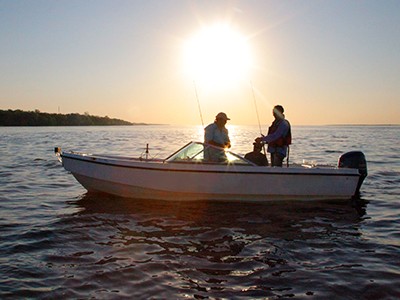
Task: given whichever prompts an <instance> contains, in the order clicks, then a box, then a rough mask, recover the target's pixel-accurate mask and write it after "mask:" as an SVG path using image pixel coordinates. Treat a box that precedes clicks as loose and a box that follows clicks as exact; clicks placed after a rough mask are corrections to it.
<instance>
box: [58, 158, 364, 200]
mask: <svg viewBox="0 0 400 300" xmlns="http://www.w3.org/2000/svg"><path fill="white" fill-rule="evenodd" d="M61 157H62V162H63V165H64V168H65V169H66V170H68V171H70V172H71V173H72V174H73V175H74V177H75V178H76V179H77V180H78V181H79V182H80V183H81V184H82V186H84V187H85V188H86V189H87V190H88V191H97V192H104V193H109V194H113V195H117V196H122V197H131V198H141V199H163V200H185V201H187V200H204V199H212V200H230V201H266V200H288V199H290V200H321V199H350V198H351V197H352V196H353V195H354V194H355V192H356V189H357V185H358V182H359V177H360V175H359V173H358V170H357V169H344V168H343V169H341V168H303V167H301V166H299V167H290V168H272V167H259V166H232V165H211V164H210V165H208V164H179V163H175V164H172V163H163V162H148V161H139V160H134V159H129V158H117V157H111V156H109V157H107V156H94V155H81V154H75V153H62V154H61Z"/></svg>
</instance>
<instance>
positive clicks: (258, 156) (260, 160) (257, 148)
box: [244, 143, 268, 166]
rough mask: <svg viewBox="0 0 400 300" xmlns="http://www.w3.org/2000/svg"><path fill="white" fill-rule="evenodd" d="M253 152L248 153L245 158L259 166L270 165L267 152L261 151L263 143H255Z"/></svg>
mask: <svg viewBox="0 0 400 300" xmlns="http://www.w3.org/2000/svg"><path fill="white" fill-rule="evenodd" d="M253 145H254V148H253V152H249V153H247V154H246V155H245V156H244V158H245V159H247V160H249V161H251V162H253V163H255V164H256V165H258V166H268V159H267V157H266V156H265V154H263V153H261V149H262V147H263V146H262V144H261V143H253Z"/></svg>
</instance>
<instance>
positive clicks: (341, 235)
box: [0, 126, 400, 299]
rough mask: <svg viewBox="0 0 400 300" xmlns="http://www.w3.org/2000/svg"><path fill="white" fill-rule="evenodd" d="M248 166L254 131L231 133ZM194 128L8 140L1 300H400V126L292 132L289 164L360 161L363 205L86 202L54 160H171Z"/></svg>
mask: <svg viewBox="0 0 400 300" xmlns="http://www.w3.org/2000/svg"><path fill="white" fill-rule="evenodd" d="M230 135H231V138H232V144H233V146H232V150H233V151H234V152H238V153H242V154H244V153H246V152H249V151H250V150H251V149H252V141H253V139H254V138H255V137H256V136H257V135H258V128H257V127H245V126H231V127H230ZM201 137H202V130H201V129H200V128H197V127H183V126H181V127H177V126H176V127H174V126H138V127H62V128H56V127H41V128H16V127H14V128H0V140H1V143H0V157H1V159H0V234H1V235H0V236H1V239H0V298H1V299H7V298H10V299H11V298H12V299H15V298H17V299H21V298H23V299H27V298H35V299H37V298H39V299H57V298H58V299H71V298H72V299H89V298H94V299H124V298H126V299H186V298H189V299H242V298H247V299H257V298H262V299H266V298H269V299H278V298H294V299H326V298H341V299H393V298H399V297H400V285H399V282H400V217H399V212H400V151H399V150H400V149H399V140H400V127H399V126H387V127H385V126H375V127H374V126H359V127H357V126H337V127H334V126H323V127H294V128H293V137H294V144H293V145H292V147H291V151H290V160H291V161H292V162H300V163H301V162H302V160H303V159H306V160H309V161H315V162H316V163H329V164H336V163H337V159H338V157H339V156H340V154H341V153H343V152H346V151H351V150H361V151H363V152H364V153H365V155H366V157H367V160H368V171H369V176H368V177H367V179H366V181H365V183H364V185H363V187H362V201H359V202H357V203H355V202H352V201H348V202H345V203H337V202H336V203H335V202H329V201H328V202H318V201H317V202H301V203H297V202H289V203H280V204H279V203H267V204H246V203H244V204H243V203H242V204H241V203H227V202H224V203H217V202H213V201H208V202H196V203H181V202H179V203H177V202H164V201H154V200H148V201H142V200H134V199H122V198H117V197H112V196H104V195H102V196H100V195H93V194H87V193H86V191H85V190H84V189H83V188H82V187H81V186H80V185H79V184H78V183H77V182H76V181H75V179H74V178H73V177H72V175H70V174H68V173H67V172H66V171H65V170H64V169H63V168H62V166H61V164H60V163H59V162H58V161H57V159H56V158H55V157H54V154H53V152H52V151H53V148H54V147H55V146H61V147H63V148H65V149H66V150H68V149H71V150H73V149H74V150H81V151H87V152H92V153H112V154H124V155H127V154H128V155H133V156H140V155H141V154H142V153H143V152H144V148H145V145H146V143H149V144H150V155H151V156H155V157H158V158H164V157H166V156H167V155H168V154H170V153H171V152H172V151H175V150H176V149H178V148H179V147H181V146H182V145H184V144H185V143H186V142H188V141H190V140H201Z"/></svg>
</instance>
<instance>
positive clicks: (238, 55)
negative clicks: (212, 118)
mask: <svg viewBox="0 0 400 300" xmlns="http://www.w3.org/2000/svg"><path fill="white" fill-rule="evenodd" d="M184 55H185V68H186V70H187V72H188V74H189V75H190V76H192V78H193V80H196V81H199V82H201V83H203V84H204V83H205V84H207V85H209V86H210V85H211V86H214V87H215V86H217V87H228V86H230V85H233V84H235V82H236V81H237V80H240V79H245V78H248V71H249V69H250V65H251V55H250V50H249V46H248V43H247V40H246V38H245V37H244V36H242V35H241V34H240V33H239V32H237V31H234V30H233V29H232V28H231V27H230V26H229V25H227V24H216V25H213V26H210V27H206V28H203V29H202V30H201V31H200V32H199V33H197V34H195V35H194V36H192V37H191V38H190V39H188V40H187V41H186V43H185V47H184Z"/></svg>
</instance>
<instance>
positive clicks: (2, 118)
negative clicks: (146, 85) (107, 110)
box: [0, 109, 149, 127]
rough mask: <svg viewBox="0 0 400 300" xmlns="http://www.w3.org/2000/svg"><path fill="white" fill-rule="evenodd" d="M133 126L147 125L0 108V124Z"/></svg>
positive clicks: (76, 115) (103, 118)
mask: <svg viewBox="0 0 400 300" xmlns="http://www.w3.org/2000/svg"><path fill="white" fill-rule="evenodd" d="M121 125H124V126H134V125H149V124H146V123H132V122H128V121H124V120H121V119H115V118H109V117H108V116H105V117H99V116H93V115H89V114H88V113H85V114H83V115H81V114H78V113H72V114H55V113H43V112H40V111H39V110H35V111H23V110H19V109H17V110H11V109H9V110H0V126H7V127H11V126H30V127H38V126H121Z"/></svg>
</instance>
